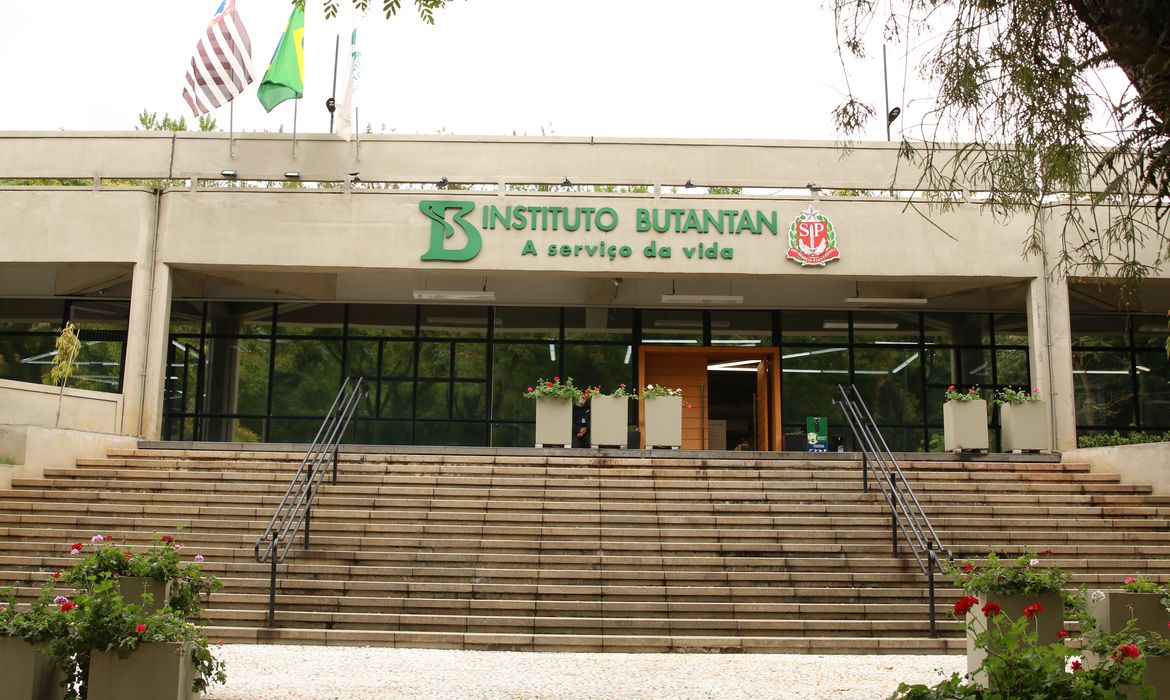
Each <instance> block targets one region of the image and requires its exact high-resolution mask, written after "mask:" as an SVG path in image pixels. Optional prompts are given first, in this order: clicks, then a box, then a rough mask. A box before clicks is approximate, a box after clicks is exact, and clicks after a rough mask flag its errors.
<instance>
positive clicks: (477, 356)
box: [455, 343, 487, 379]
mask: <svg viewBox="0 0 1170 700" xmlns="http://www.w3.org/2000/svg"><path fill="white" fill-rule="evenodd" d="M455 376H456V377H458V378H460V379H483V378H485V377H486V376H487V344H485V343H456V344H455Z"/></svg>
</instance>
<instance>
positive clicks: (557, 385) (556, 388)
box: [524, 377, 583, 403]
mask: <svg viewBox="0 0 1170 700" xmlns="http://www.w3.org/2000/svg"><path fill="white" fill-rule="evenodd" d="M582 394H583V392H582V391H581V390H580V389H578V388H577V387H576V386H574V385H573V378H572V377H566V378H565V381H564V383H561V378H560V377H553V378H552V380H548V379H545V378H544V377H541V378H540V379H539V380H538V381H537V382H536V384H533V385H532V386H530V387H528V391H526V392H524V398H526V399H539V398H552V399H564V400H566V401H572V402H574V403H576V402H579V401H580V400H581V396H582Z"/></svg>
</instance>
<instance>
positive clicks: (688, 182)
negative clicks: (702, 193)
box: [683, 178, 695, 190]
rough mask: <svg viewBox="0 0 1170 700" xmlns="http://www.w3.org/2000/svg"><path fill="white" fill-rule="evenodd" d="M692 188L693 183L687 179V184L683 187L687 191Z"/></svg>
mask: <svg viewBox="0 0 1170 700" xmlns="http://www.w3.org/2000/svg"><path fill="white" fill-rule="evenodd" d="M694 186H695V183H693V182H691V180H690V178H687V184H685V185H683V187H685V188H687V189H688V190H689V189H691V188H692V187H694Z"/></svg>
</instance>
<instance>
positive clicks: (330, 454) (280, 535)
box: [254, 377, 364, 627]
mask: <svg viewBox="0 0 1170 700" xmlns="http://www.w3.org/2000/svg"><path fill="white" fill-rule="evenodd" d="M363 381H364V380H363V378H362V377H357V378H356V379H355V378H354V377H348V378H346V380H345V383H344V384H342V385H341V390H340V391H338V392H337V397H336V398H334V399H333V405H332V406H330V407H329V413H328V414H327V415H326V416H325V420H324V421H323V422H322V423H321V427H320V429H318V430H317V437H315V438H313V444H312V445H310V446H309V450H308V451H307V452H306V453H305V458H304V459H303V460H301V466H300V468H299V469H297V473H296V475H295V476H293V479H292V483H290V484H289V485H288V490H287V491H285V492H284V498H282V499H280V505H278V506H277V507H276V512H275V513H273V514H272V519H271V520H269V521H268V527H267V528H266V529H265V530H264V534H262V535H260V537H258V538H257V539H256V547H255V550H254V553H255V556H256V561H258V562H260V563H262V564H263V563H264V562H268V563H269V565H270V569H269V579H268V626H269V627H274V626H275V621H276V565H277V564H280V563H283V562H284V558H285V557H286V556H287V555H288V552H289V549H291V548H292V544H293V541H295V540H296V537H297V534H298V533H299V532H300V530H301V527H302V526H303V527H304V529H305V544H304V548H305V549H308V548H309V532H310V530H311V526H312V522H313V498H314V497H316V495H317V489H318V488H320V486H321V481H322V479H323V478H324V476H325V472H326V471H329V465H328V463H329V462H330V461H332V463H333V468H332V471H333V477H332V483H334V484H336V483H337V455H338V452H339V450H340V448H341V437H342V436H343V435H345V431H346V429H347V428H348V427H349V421H350V419H351V418H353V414H354V411H355V410H356V409H357V405H358V401H359V400H360V399H361V397H362V396H363V395H364V393H363V391H362V384H363Z"/></svg>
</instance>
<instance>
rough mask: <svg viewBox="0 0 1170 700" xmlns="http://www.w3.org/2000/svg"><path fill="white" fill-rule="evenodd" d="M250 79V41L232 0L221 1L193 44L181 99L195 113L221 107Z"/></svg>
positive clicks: (237, 93)
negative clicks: (204, 33)
mask: <svg viewBox="0 0 1170 700" xmlns="http://www.w3.org/2000/svg"><path fill="white" fill-rule="evenodd" d="M251 82H252V41H251V40H250V39H249V38H248V31H247V30H246V29H244V22H243V21H242V20H241V19H240V15H239V13H238V12H236V0H224V1H223V3H222V4H220V6H219V9H218V10H216V11H215V17H212V18H211V22H210V23H209V24H208V25H207V34H206V35H204V36H203V37H202V38H201V39H199V41H198V43H196V44H195V55H194V56H193V57H192V58H191V67H190V68H189V69H188V70H187V85H186V87H184V88H183V99H185V100H187V104H188V105H190V106H191V111H192V112H194V113H195V115H196V116H198V115H200V114H207V113H208V112H210V111H211V110H212V109H215V108H216V107H220V106H223V105H225V104H227V103H228V102H231V101H232V99H233V98H234V97H235V96H236V95H239V94H240V93H241V92H243V91H244V88H246V87H247V86H248V84H249V83H251Z"/></svg>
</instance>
